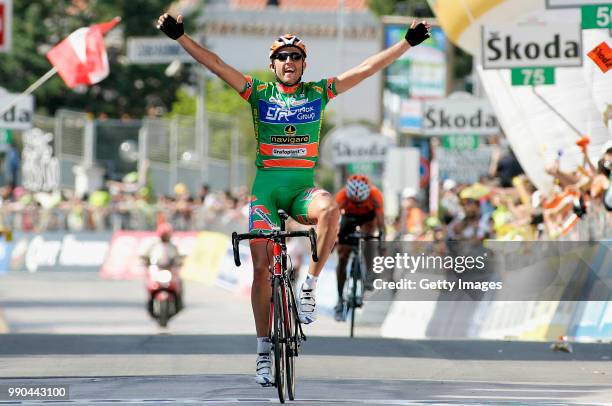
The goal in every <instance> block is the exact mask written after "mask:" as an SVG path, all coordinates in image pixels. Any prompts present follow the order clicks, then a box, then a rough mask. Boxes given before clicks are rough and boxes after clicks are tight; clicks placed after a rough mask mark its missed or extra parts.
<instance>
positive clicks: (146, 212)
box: [0, 178, 249, 232]
mask: <svg viewBox="0 0 612 406" xmlns="http://www.w3.org/2000/svg"><path fill="white" fill-rule="evenodd" d="M151 195H152V193H151V191H150V189H149V188H148V187H138V186H137V185H136V182H133V181H130V179H129V178H128V179H126V180H124V182H113V181H110V182H107V183H106V185H105V186H104V187H103V188H101V189H99V190H96V191H94V192H93V193H91V194H89V195H88V194H85V195H84V196H77V195H75V193H74V192H73V191H72V190H63V191H61V192H48V193H47V192H36V193H32V192H30V191H28V190H26V189H24V188H23V187H21V186H17V187H15V188H13V187H11V186H10V185H6V186H3V187H1V188H0V228H4V229H11V230H14V231H31V232H44V231H70V232H78V231H118V230H140V231H146V230H155V228H156V225H157V224H159V223H160V222H168V223H170V224H172V225H173V227H174V228H175V230H177V231H188V230H218V231H224V230H226V229H228V230H229V229H233V228H239V229H244V230H246V227H247V218H248V203H249V193H248V189H247V188H238V189H237V190H235V191H233V192H232V191H229V190H226V191H219V192H214V193H213V192H211V190H210V188H209V187H208V186H207V185H202V186H201V188H200V190H198V191H195V192H191V191H189V189H188V188H187V186H186V185H184V184H182V183H178V184H177V185H176V186H175V187H174V193H173V194H172V195H162V196H159V197H158V198H153V197H152V196H151Z"/></svg>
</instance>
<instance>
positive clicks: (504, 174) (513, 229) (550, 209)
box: [392, 138, 612, 241]
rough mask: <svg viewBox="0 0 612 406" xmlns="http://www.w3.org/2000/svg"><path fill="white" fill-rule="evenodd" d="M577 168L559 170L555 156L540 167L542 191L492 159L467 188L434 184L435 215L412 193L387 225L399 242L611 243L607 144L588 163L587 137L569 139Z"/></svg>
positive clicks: (512, 163)
mask: <svg viewBox="0 0 612 406" xmlns="http://www.w3.org/2000/svg"><path fill="white" fill-rule="evenodd" d="M576 144H577V147H578V148H580V149H581V151H582V154H583V165H582V166H580V167H579V168H578V169H577V170H575V171H573V172H564V171H562V170H561V169H559V168H560V160H561V159H562V155H559V157H558V159H557V160H556V161H555V162H554V163H552V164H550V165H548V166H547V167H546V172H547V173H548V174H549V175H550V176H552V177H553V179H554V181H553V187H552V189H551V190H549V191H546V192H545V191H542V190H537V189H536V188H535V187H534V185H533V184H532V183H531V182H530V181H529V179H528V178H527V176H526V175H525V174H523V173H522V170H521V168H520V164H519V163H518V161H517V160H516V157H515V156H514V154H512V153H511V152H509V153H508V154H506V155H505V156H501V154H498V155H497V156H494V157H493V162H492V165H491V169H490V173H489V174H488V176H483V177H482V178H481V179H480V181H479V182H476V183H474V184H471V185H465V184H457V182H455V181H453V180H452V179H446V180H444V182H443V183H442V187H441V189H442V190H441V198H440V204H439V210H438V212H437V213H426V212H425V211H424V210H423V209H422V208H421V207H420V206H422V205H419V199H418V195H417V193H416V191H415V190H413V189H410V188H408V189H406V190H404V192H403V194H402V204H401V207H402V209H401V213H400V215H399V216H398V217H397V218H396V219H395V221H394V224H393V227H392V231H393V233H392V235H393V238H394V239H397V240H405V241H413V240H416V241H419V240H420V241H441V240H450V241H467V240H472V241H479V240H480V241H482V240H484V239H496V240H510V241H516V240H526V241H528V240H575V241H593V240H600V239H605V238H612V187H611V182H612V177H611V175H610V170H611V169H612V141H610V142H608V143H607V144H606V145H605V146H604V148H603V151H601V155H600V157H599V159H598V161H597V164H593V163H592V162H591V160H590V159H589V156H588V154H587V149H588V139H586V138H581V139H580V140H578V141H577V142H576Z"/></svg>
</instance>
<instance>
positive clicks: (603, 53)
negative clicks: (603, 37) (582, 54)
mask: <svg viewBox="0 0 612 406" xmlns="http://www.w3.org/2000/svg"><path fill="white" fill-rule="evenodd" d="M587 55H588V56H589V58H591V59H592V60H593V62H595V63H596V64H597V66H599V69H601V71H602V72H603V73H606V72H607V71H609V70H610V69H612V49H610V47H609V46H608V44H606V42H605V41H604V42H602V43H601V44H599V45H597V46H596V47H595V48H593V49H592V50H591V52H589V53H588V54H587Z"/></svg>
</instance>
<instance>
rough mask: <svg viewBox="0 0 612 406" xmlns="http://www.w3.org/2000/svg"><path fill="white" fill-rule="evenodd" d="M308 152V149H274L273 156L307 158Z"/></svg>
mask: <svg viewBox="0 0 612 406" xmlns="http://www.w3.org/2000/svg"><path fill="white" fill-rule="evenodd" d="M307 154H308V150H307V149H306V148H273V149H272V156H284V157H290V158H293V157H296V156H306V155H307Z"/></svg>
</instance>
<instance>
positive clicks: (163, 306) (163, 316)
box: [157, 300, 170, 328]
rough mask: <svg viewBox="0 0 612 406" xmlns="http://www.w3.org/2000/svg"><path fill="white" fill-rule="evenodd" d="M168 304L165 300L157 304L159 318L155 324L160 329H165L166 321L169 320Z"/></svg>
mask: <svg viewBox="0 0 612 406" xmlns="http://www.w3.org/2000/svg"><path fill="white" fill-rule="evenodd" d="M169 304H170V303H168V301H167V300H162V301H161V302H159V317H158V319H157V322H158V323H159V326H160V327H164V328H166V327H167V326H168V320H169V319H170V306H169Z"/></svg>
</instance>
